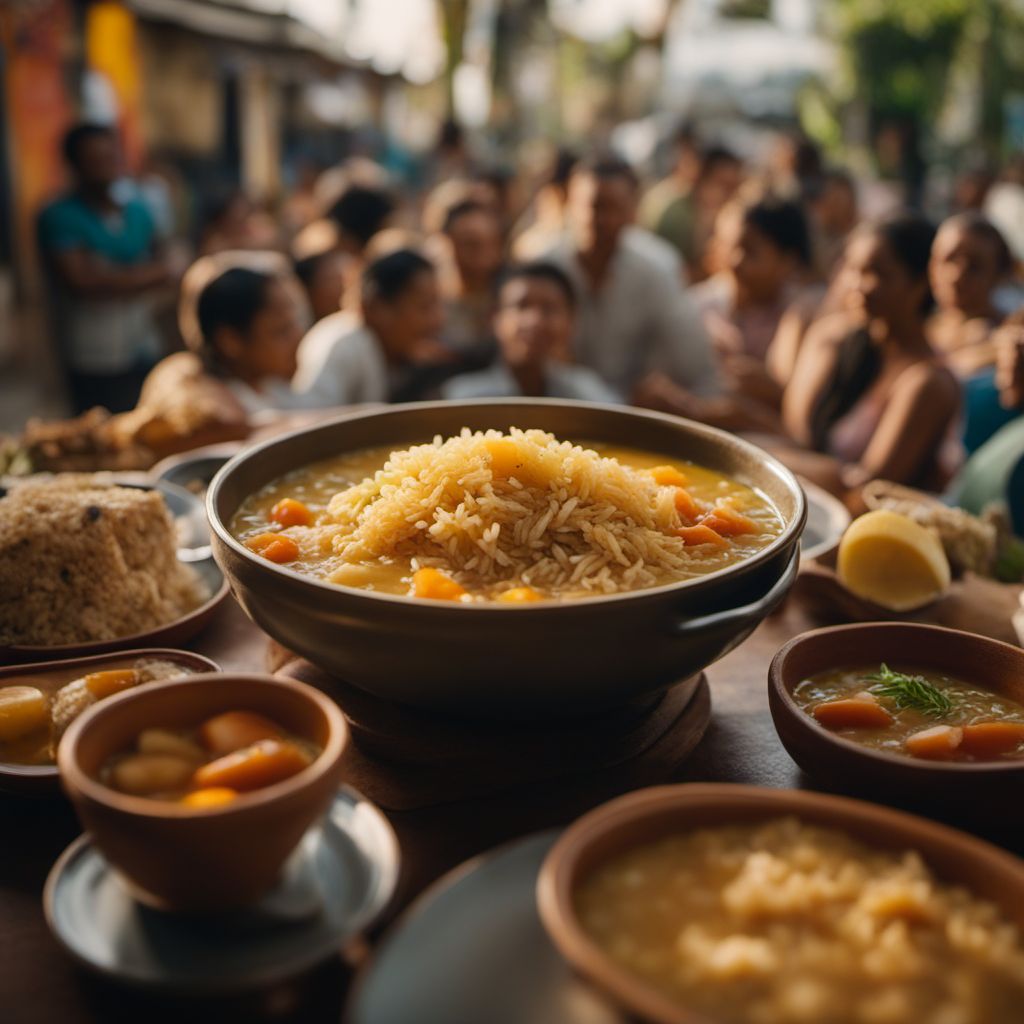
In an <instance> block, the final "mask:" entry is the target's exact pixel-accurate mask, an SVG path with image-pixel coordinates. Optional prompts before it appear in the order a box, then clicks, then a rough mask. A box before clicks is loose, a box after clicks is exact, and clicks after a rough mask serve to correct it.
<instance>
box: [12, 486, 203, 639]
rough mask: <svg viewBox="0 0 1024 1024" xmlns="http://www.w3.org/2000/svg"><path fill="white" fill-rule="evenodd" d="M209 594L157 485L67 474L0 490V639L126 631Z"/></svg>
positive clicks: (184, 609)
mask: <svg viewBox="0 0 1024 1024" xmlns="http://www.w3.org/2000/svg"><path fill="white" fill-rule="evenodd" d="M208 597H209V594H208V592H207V588H206V586H205V584H204V583H203V581H202V579H201V578H200V577H199V575H198V573H197V572H196V571H195V570H194V569H193V568H192V567H190V566H187V565H184V564H182V563H180V562H179V561H178V559H177V545H176V543H175V535H174V524H173V522H172V520H171V517H170V515H169V513H168V511H167V508H166V506H165V505H164V502H163V499H162V498H161V496H160V495H159V494H158V493H156V492H153V491H147V490H141V489H137V488H129V487H118V486H113V485H106V484H102V483H100V482H97V481H96V480H95V479H94V478H93V477H91V476H88V475H76V474H71V475H65V476H56V477H53V478H52V479H49V480H45V481H42V482H35V481H31V482H27V483H24V484H19V485H16V486H15V487H13V488H12V489H11V490H10V492H9V493H8V494H7V495H6V496H5V497H3V498H2V499H0V644H11V645H32V646H37V645H38V646H53V645H57V644H78V643H88V642H92V641H104V640H113V639H117V638H119V637H124V636H131V635H133V634H135V633H141V632H144V631H146V630H150V629H155V628H157V627H159V626H163V625H166V624H168V623H170V622H173V621H175V620H176V619H178V618H181V617H182V616H183V615H186V614H187V613H188V612H190V611H192V610H193V609H195V608H197V607H198V606H199V605H200V604H202V603H203V601H205V600H206V599H207V598H208Z"/></svg>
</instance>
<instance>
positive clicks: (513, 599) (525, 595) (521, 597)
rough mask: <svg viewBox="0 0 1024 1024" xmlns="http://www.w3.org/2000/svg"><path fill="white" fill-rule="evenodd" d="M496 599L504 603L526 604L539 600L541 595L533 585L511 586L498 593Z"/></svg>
mask: <svg viewBox="0 0 1024 1024" xmlns="http://www.w3.org/2000/svg"><path fill="white" fill-rule="evenodd" d="M497 599H498V600H499V601H503V602H504V603H505V604H526V603H528V602H530V601H539V600H541V596H540V594H538V593H537V591H536V590H534V589H533V587H513V588H512V589H511V590H505V591H503V592H502V593H500V594H499V595H498V598H497Z"/></svg>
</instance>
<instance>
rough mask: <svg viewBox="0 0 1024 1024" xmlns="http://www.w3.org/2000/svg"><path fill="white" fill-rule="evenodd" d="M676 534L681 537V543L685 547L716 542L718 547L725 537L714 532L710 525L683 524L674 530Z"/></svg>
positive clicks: (721, 545) (721, 544)
mask: <svg viewBox="0 0 1024 1024" xmlns="http://www.w3.org/2000/svg"><path fill="white" fill-rule="evenodd" d="M676 536H677V537H682V538H683V543H684V544H685V545H686V546H687V547H693V546H695V545H697V544H717V545H718V546H719V547H724V546H725V544H726V543H727V542H726V539H725V538H724V537H723V536H722V535H721V534H718V533H715V531H714V530H712V529H711V527H710V526H704V525H700V526H684V527H682V528H681V529H678V530H676Z"/></svg>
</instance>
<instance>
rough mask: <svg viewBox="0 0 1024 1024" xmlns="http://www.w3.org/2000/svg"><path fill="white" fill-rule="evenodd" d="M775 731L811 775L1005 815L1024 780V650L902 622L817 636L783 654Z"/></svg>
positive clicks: (775, 679) (773, 671) (771, 677)
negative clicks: (1007, 800) (1005, 805)
mask: <svg viewBox="0 0 1024 1024" xmlns="http://www.w3.org/2000/svg"><path fill="white" fill-rule="evenodd" d="M768 699H769V704H770V707H771V713H772V718H773V720H774V722H775V728H776V730H777V732H778V734H779V738H780V739H781V740H782V743H783V745H784V746H785V747H786V750H788V751H789V753H790V755H791V756H792V758H793V760H795V761H796V762H797V764H799V765H800V767H801V768H803V769H804V771H806V772H807V773H808V774H809V775H814V776H815V777H818V778H821V779H823V780H825V781H828V782H831V783H835V784H838V785H842V786H844V787H851V788H858V789H863V790H864V791H871V790H874V791H877V792H879V793H885V794H887V796H889V797H892V798H895V797H901V798H907V799H910V800H915V799H922V800H925V801H928V800H934V801H935V802H937V803H943V804H949V803H951V802H958V803H961V804H968V805H969V804H972V803H973V804H976V805H979V806H980V805H981V804H985V803H987V804H988V806H989V807H993V804H992V801H995V805H994V807H995V809H996V812H997V815H998V816H999V817H1000V818H1002V817H1003V814H1002V809H1001V805H1000V804H999V798H1000V796H1001V795H1005V796H1010V795H1011V794H1018V793H1019V791H1020V787H1021V785H1022V784H1024V650H1021V649H1020V648H1019V647H1013V646H1011V645H1009V644H1004V643H1001V642H999V641H998V640H991V639H989V638H988V637H983V636H978V635H976V634H974V633H963V632H960V631H958V630H953V629H944V628H941V627H939V626H923V625H916V624H912V623H900V622H874V623H860V624H855V625H848V626H834V627H830V628H826V629H817V630H813V631H811V632H808V633H804V634H802V635H801V636H798V637H796V638H795V639H793V640H791V641H790V642H789V643H787V644H786V645H785V646H784V647H783V648H782V649H781V650H780V651H779V652H778V654H776V656H775V658H774V660H773V661H772V664H771V668H770V670H769V674H768Z"/></svg>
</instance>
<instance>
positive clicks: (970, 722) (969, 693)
mask: <svg viewBox="0 0 1024 1024" xmlns="http://www.w3.org/2000/svg"><path fill="white" fill-rule="evenodd" d="M878 671H879V666H878V665H862V666H858V667H856V668H840V669H832V670H830V671H828V672H821V673H819V674H818V675H815V676H812V677H811V678H810V679H805V680H804V681H803V682H801V683H800V684H799V685H798V686H797V687H796V688H795V689H794V690H793V699H794V700H795V701H796V703H797V704H798V705H799V706H800V707H801V708H802V709H803V710H804V711H806V712H807V714H809V715H812V716H813V714H814V709H815V708H816V707H819V706H820V705H822V704H826V703H828V702H829V701H837V700H845V699H849V698H853V697H855V696H856V695H858V694H861V693H864V692H867V693H872V694H873V696H875V697H876V699H877V700H878V703H879V704H880V705H881V706H882V707H883V708H884V709H885V710H886V711H887V712H888V713H889V715H890V716H891V717H892V723H891V724H890V725H887V726H884V727H880V728H863V727H859V728H857V727H853V728H839V729H832V730H831V731H834V732H835V733H836V734H837V735H839V736H842V737H843V738H845V739H848V740H852V741H853V742H855V743H859V744H861V745H862V746H865V747H872V748H874V749H876V750H885V751H888V752H889V753H893V754H907V751H906V750H905V748H904V744H905V743H906V741H907V739H908V738H909V737H911V736H913V735H915V734H917V733H920V732H921V731H923V730H926V729H931V728H934V727H935V726H939V725H943V726H954V727H961V728H962V727H964V726H975V725H979V724H982V723H989V722H1008V723H1020V724H1021V725H1022V726H1024V704H1020V703H1018V702H1017V701H1015V700H1012V699H1010V698H1009V697H1005V696H1003V695H1001V694H999V693H995V692H993V691H992V690H986V689H983V688H982V687H979V686H975V685H973V684H972V683H967V682H964V681H963V680H960V679H956V678H953V677H951V676H948V675H944V674H943V673H940V672H934V671H931V670H928V669H915V668H904V669H903V670H902V671H905V672H907V673H908V674H913V675H919V676H922V677H924V679H925V680H926V681H927V682H928V683H930V684H931V685H932V686H934V687H935V688H936V689H938V690H939V691H940V692H941V693H942V694H944V695H945V696H946V697H947V698H949V700H950V701H951V702H952V705H953V706H952V708H951V709H950V710H948V711H945V712H943V713H941V714H928V713H925V712H923V711H921V710H918V709H916V708H913V707H904V708H900V707H898V706H897V704H896V702H895V701H894V700H893V699H892V698H891V697H886V696H883V695H878V694H877V693H873V689H872V688H873V687H876V686H877V685H878V684H877V683H876V682H874V681H872V680H871V679H869V678H868V677H869V676H871V675H873V674H876V673H878ZM908 756H909V755H908ZM1022 757H1024V738H1022V742H1021V743H1020V744H1017V746H1016V748H1015V749H1011V750H1008V751H1005V752H1002V753H998V754H994V755H992V756H987V757H980V756H975V755H972V754H970V753H967V752H965V751H964V750H963V749H959V748H957V749H954V750H953V751H952V752H951V754H950V756H949V758H948V759H949V760H955V761H980V760H984V761H991V760H1004V759H1009V760H1019V759H1021V758H1022Z"/></svg>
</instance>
